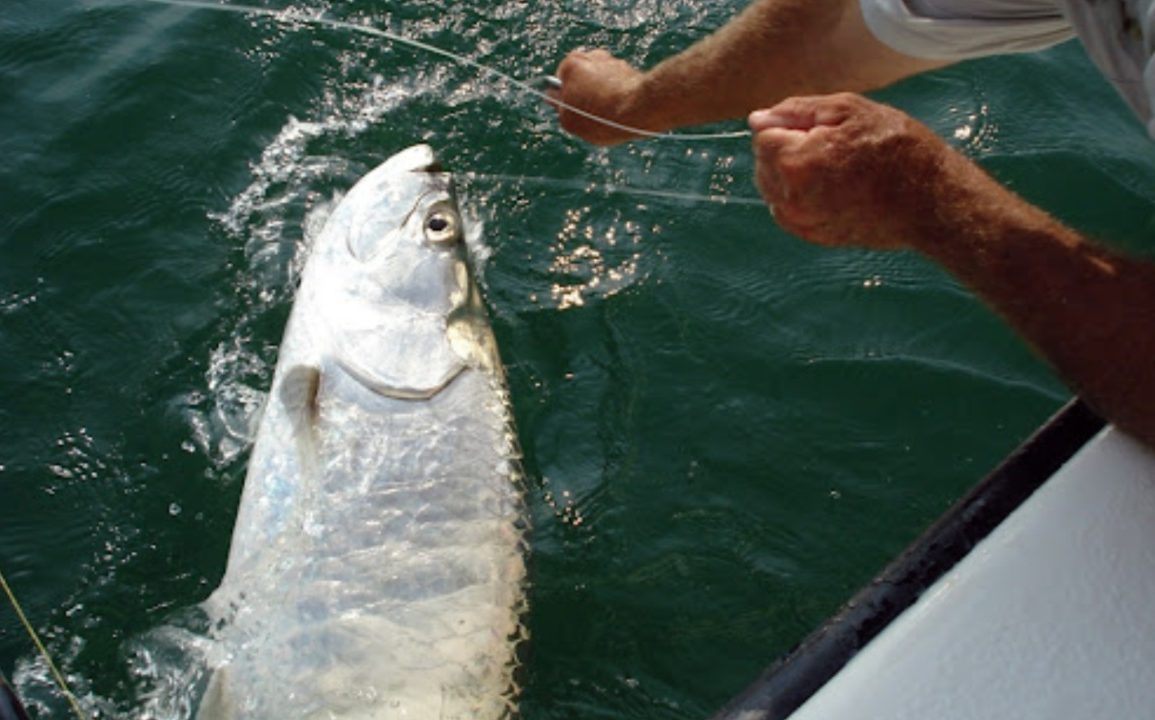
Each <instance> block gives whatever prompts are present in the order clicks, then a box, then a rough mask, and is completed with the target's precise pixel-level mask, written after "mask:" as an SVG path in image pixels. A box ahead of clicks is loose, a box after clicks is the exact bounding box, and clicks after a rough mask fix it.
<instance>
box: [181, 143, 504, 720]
mask: <svg viewBox="0 0 1155 720" xmlns="http://www.w3.org/2000/svg"><path fill="white" fill-rule="evenodd" d="M520 486H521V479H520V475H519V469H518V461H517V442H516V438H515V435H514V432H513V428H512V421H511V416H510V410H509V404H508V393H507V390H506V386H505V381H504V375H503V370H502V366H501V362H500V360H499V357H498V353H497V349H496V346H495V343H494V338H493V333H492V331H491V328H490V325H489V321H488V318H487V315H486V311H485V308H484V306H483V305H482V302H481V298H480V294H479V290H478V287H477V284H476V281H475V276H474V273H473V271H472V267H471V260H470V255H469V249H468V247H467V243H466V242H465V228H464V227H463V223H462V220H461V216H460V214H459V212H458V208H457V203H456V200H455V197H454V193H453V188H452V183H451V177H450V176H449V175H448V174H446V173H444V172H442V171H441V169H440V167H439V166H438V164H437V162H436V159H435V157H434V154H433V152H432V150H430V149H429V148H428V147H426V146H424V145H421V146H416V147H412V148H409V149H408V150H405V151H403V152H401V153H399V154H397V155H395V156H393V157H392V158H391V159H389V160H388V161H386V162H385V163H384V164H382V165H380V166H379V167H377V168H376V169H375V170H373V171H372V172H370V173H369V174H368V175H366V176H365V177H364V178H362V179H361V180H360V181H359V182H358V183H357V184H356V185H355V186H354V187H353V188H352V189H351V190H350V191H349V193H348V194H347V195H346V196H345V198H344V199H343V200H342V201H341V202H340V203H339V204H338V205H337V207H336V208H335V209H334V210H333V212H332V214H331V215H330V217H329V218H328V220H327V221H326V224H325V227H324V229H323V230H322V232H321V233H320V234H319V236H318V237H317V238H316V240H315V241H314V243H313V246H312V248H311V249H310V252H309V259H308V261H307V263H306V265H305V269H304V272H303V274H302V279H301V284H300V287H299V289H298V291H297V296H296V300H295V302H294V305H293V310H292V313H291V315H290V318H289V321H288V325H287V327H286V330H285V334H284V340H283V343H282V345H281V346H280V350H279V355H278V360H277V368H276V372H275V374H274V378H273V383H272V388H271V390H270V393H269V398H268V402H267V406H266V409H265V411H264V415H263V417H262V420H261V423H260V426H259V429H258V432H257V438H256V442H255V445H254V447H253V452H252V457H251V459H250V461H249V468H248V474H247V476H246V478H245V486H244V491H243V495H242V498H241V504H240V510H239V512H238V516H237V521H236V528H235V530H234V533H233V538H232V545H231V548H230V551H229V558H228V566H227V569H226V572H225V576H224V579H223V581H222V583H221V585H220V587H219V588H218V589H217V590H216V591H215V592H214V593H213V595H212V596H211V597H210V598H209V600H208V601H207V602H206V605H205V607H206V609H207V611H208V613H209V616H210V617H211V618H212V619H213V622H214V631H213V632H214V636H215V639H216V640H217V641H218V642H217V643H215V646H216V649H215V651H214V652H213V653H212V657H211V658H210V665H211V666H212V671H211V680H210V681H209V683H208V687H207V689H206V691H205V693H204V697H203V699H202V701H201V705H200V710H199V717H200V718H206V719H208V720H211V719H214V718H251V719H255V720H256V719H259V720H265V719H268V720H273V719H278V720H289V719H295V718H358V719H362V718H364V719H368V718H374V719H380V720H394V719H398V720H399V719H401V718H405V719H408V720H435V719H436V720H486V719H489V718H502V717H507V716H509V715H510V713H511V712H512V709H513V701H514V697H515V693H516V688H515V685H516V679H515V677H514V674H515V668H516V665H517V645H518V643H519V641H520V640H522V639H523V638H524V634H525V633H524V629H523V626H522V623H521V619H522V613H523V603H524V587H523V583H524V577H525V563H524V543H525V540H524V531H525V523H526V516H525V513H524V507H523V498H522V495H521V492H520Z"/></svg>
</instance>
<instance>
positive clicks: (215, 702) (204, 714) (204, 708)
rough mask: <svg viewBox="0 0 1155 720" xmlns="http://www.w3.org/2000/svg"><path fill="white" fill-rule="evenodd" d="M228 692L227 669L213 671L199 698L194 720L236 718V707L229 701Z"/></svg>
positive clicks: (227, 719) (228, 719)
mask: <svg viewBox="0 0 1155 720" xmlns="http://www.w3.org/2000/svg"><path fill="white" fill-rule="evenodd" d="M228 691H229V678H228V669H227V668H219V669H217V670H214V671H213V674H212V676H211V677H210V678H209V684H208V688H206V689H205V692H204V695H202V696H201V701H200V707H199V708H197V714H196V720H231V719H232V718H236V717H237V712H236V706H235V705H233V704H232V702H231V701H230V699H229V692H228Z"/></svg>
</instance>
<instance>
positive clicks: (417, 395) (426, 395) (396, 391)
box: [337, 358, 467, 400]
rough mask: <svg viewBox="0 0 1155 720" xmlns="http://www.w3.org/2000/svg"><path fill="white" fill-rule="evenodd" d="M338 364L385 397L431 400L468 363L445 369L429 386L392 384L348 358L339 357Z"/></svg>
mask: <svg viewBox="0 0 1155 720" xmlns="http://www.w3.org/2000/svg"><path fill="white" fill-rule="evenodd" d="M337 366H338V367H340V368H341V369H342V370H344V371H345V372H346V373H347V374H348V375H349V377H351V378H353V379H354V380H356V381H357V382H358V383H359V384H361V385H363V386H364V387H366V388H368V389H369V390H372V391H373V392H375V393H377V394H378V395H381V396H383V397H387V398H392V399H394V400H429V399H430V398H432V397H434V396H435V395H437V394H438V393H440V392H441V391H442V390H444V389H445V388H447V387H449V386H450V384H452V383H453V381H454V380H456V379H457V378H458V376H460V375H461V373H463V372H465V369H466V367H467V366H466V365H465V364H464V363H459V364H456V365H454V366H453V367H450V368H448V369H447V370H446V371H445V375H444V376H443V377H442V378H441V379H440V380H437V381H436V382H434V383H432V384H431V385H429V386H428V387H420V388H414V387H405V386H401V385H392V384H390V383H387V382H384V381H382V380H381V379H379V378H377V377H375V376H374V374H373V373H372V372H370V371H369V370H366V369H365V368H362V367H360V366H358V365H357V364H356V363H354V362H351V361H349V360H348V359H346V358H337Z"/></svg>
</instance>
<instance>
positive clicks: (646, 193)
mask: <svg viewBox="0 0 1155 720" xmlns="http://www.w3.org/2000/svg"><path fill="white" fill-rule="evenodd" d="M453 175H454V177H459V178H464V179H466V180H500V181H503V182H524V183H530V184H533V185H545V186H547V187H555V188H563V189H566V190H577V191H579V192H585V193H595V192H600V193H605V194H608V195H637V196H639V197H652V198H657V199H660V200H686V201H690V202H710V203H716V204H718V205H748V206H757V207H765V205H766V203H765V202H764V201H763V200H759V199H756V198H748V197H741V196H734V195H701V194H698V193H685V192H675V191H671V190H653V189H650V188H639V187H634V186H628V185H615V184H614V183H590V182H586V181H584V180H560V179H558V178H548V177H535V176H532V175H500V174H493V173H476V172H455V173H453Z"/></svg>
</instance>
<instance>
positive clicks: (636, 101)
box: [552, 50, 650, 145]
mask: <svg viewBox="0 0 1155 720" xmlns="http://www.w3.org/2000/svg"><path fill="white" fill-rule="evenodd" d="M557 76H558V79H560V80H561V83H562V87H561V90H555V91H553V92H552V94H553V96H554V97H555V99H557V100H561V101H562V102H564V103H566V104H567V105H572V106H574V107H577V108H581V109H582V110H585V111H586V112H589V113H592V114H594V115H597V116H598V117H604V118H606V119H609V120H613V121H615V122H618V123H621V124H623V125H629V126H631V127H640V128H641V129H643V130H649V129H650V128H648V127H645V123H646V120H645V119H644V118H643V117H642V113H641V112H639V108H640V97H639V96H640V92H639V90H640V88H641V82H642V73H641V71H639V70H637V69H636V68H634V67H633V66H632V65H630V64H629V63H627V62H625V61H624V60H619V59H618V58H615V57H614V56H613V55H610V54H609V53H608V52H606V51H605V50H592V51H588V52H587V51H582V50H578V51H574V52H571V53H570V54H569V55H567V56H566V58H565V59H564V60H562V62H561V64H560V65H558V68H557ZM558 119H559V121H560V122H561V126H562V128H564V129H565V130H566V131H567V132H570V133H573V134H574V135H577V136H578V137H580V138H582V139H583V140H586V141H587V142H591V143H594V144H595V145H616V144H618V143H622V142H625V141H626V140H630V139H633V138H635V137H637V136H636V135H634V134H631V133H628V132H625V131H623V130H619V129H616V128H613V127H610V126H608V125H605V124H603V123H599V122H597V121H596V120H592V119H590V118H587V117H584V116H582V115H580V114H578V113H575V112H572V111H570V110H568V109H566V108H563V107H559V108H558Z"/></svg>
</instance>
